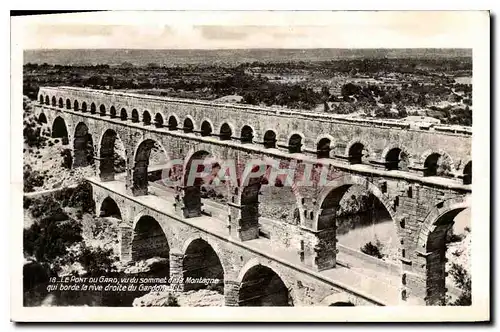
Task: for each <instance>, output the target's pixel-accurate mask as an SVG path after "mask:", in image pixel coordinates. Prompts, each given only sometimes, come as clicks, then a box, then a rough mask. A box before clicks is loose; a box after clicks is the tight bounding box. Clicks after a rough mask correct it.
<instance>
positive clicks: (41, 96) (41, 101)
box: [38, 94, 44, 104]
mask: <svg viewBox="0 0 500 332" xmlns="http://www.w3.org/2000/svg"><path fill="white" fill-rule="evenodd" d="M43 100H44V99H43V95H42V94H40V98H38V101H39V102H40V104H43Z"/></svg>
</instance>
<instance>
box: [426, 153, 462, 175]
mask: <svg viewBox="0 0 500 332" xmlns="http://www.w3.org/2000/svg"><path fill="white" fill-rule="evenodd" d="M420 162H421V163H422V166H423V168H424V176H448V175H449V174H450V172H451V171H452V170H454V169H455V165H454V163H453V159H452V158H451V156H450V155H449V154H448V153H446V152H445V151H443V150H438V151H435V150H427V151H426V152H424V154H422V157H421V159H420Z"/></svg>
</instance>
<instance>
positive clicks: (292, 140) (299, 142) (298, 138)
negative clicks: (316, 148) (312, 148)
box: [287, 132, 305, 153]
mask: <svg viewBox="0 0 500 332" xmlns="http://www.w3.org/2000/svg"><path fill="white" fill-rule="evenodd" d="M304 141H305V136H304V134H302V133H299V132H292V133H291V134H290V136H288V141H287V144H288V152H289V153H302V146H303V145H304Z"/></svg>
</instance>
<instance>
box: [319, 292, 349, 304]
mask: <svg viewBox="0 0 500 332" xmlns="http://www.w3.org/2000/svg"><path fill="white" fill-rule="evenodd" d="M354 302H355V299H354V298H353V297H351V296H349V294H346V293H344V292H339V293H334V294H330V295H328V296H327V297H325V298H324V299H323V300H322V301H321V302H320V305H321V306H326V307H353V306H355V304H354Z"/></svg>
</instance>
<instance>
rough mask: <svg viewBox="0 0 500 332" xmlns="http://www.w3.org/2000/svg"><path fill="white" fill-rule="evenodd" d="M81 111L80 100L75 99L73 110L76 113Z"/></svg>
mask: <svg viewBox="0 0 500 332" xmlns="http://www.w3.org/2000/svg"><path fill="white" fill-rule="evenodd" d="M79 109H80V105H78V100H76V99H75V102H74V103H73V110H74V111H75V112H76V111H78V110H79Z"/></svg>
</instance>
